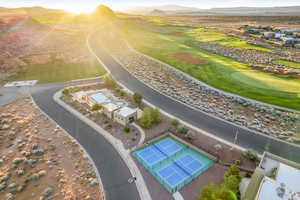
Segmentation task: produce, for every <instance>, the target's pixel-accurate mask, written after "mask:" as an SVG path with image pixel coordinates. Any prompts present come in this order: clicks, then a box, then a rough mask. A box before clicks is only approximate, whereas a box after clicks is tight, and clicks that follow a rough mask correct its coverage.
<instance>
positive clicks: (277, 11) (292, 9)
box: [125, 5, 300, 16]
mask: <svg viewBox="0 0 300 200" xmlns="http://www.w3.org/2000/svg"><path fill="white" fill-rule="evenodd" d="M155 10H159V11H163V12H165V15H195V16H197V15H200V16H201V15H220V16H300V6H288V7H234V8H212V9H200V8H192V7H185V6H178V5H163V6H153V7H135V8H131V9H128V10H127V12H129V13H134V14H142V15H148V14H149V13H150V14H151V13H152V12H153V11H155ZM125 12H126V11H125Z"/></svg>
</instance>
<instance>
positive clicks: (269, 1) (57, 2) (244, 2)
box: [0, 0, 300, 13]
mask: <svg viewBox="0 0 300 200" xmlns="http://www.w3.org/2000/svg"><path fill="white" fill-rule="evenodd" d="M99 4H105V5H108V6H110V7H112V8H113V9H115V10H122V9H126V8H128V7H133V6H153V5H165V4H177V5H182V6H189V7H198V8H216V7H217V8H224V7H240V6H243V7H244V6H248V7H273V6H295V5H299V6H300V0H163V1H162V0H0V7H31V6H42V7H47V8H59V9H64V10H67V11H70V12H74V13H80V12H85V13H89V12H92V11H93V10H94V9H95V7H96V6H97V5H99Z"/></svg>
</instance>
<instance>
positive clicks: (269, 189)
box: [257, 163, 300, 200]
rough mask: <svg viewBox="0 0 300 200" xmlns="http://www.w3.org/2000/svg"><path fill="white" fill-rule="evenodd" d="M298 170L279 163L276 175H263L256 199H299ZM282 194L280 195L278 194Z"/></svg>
mask: <svg viewBox="0 0 300 200" xmlns="http://www.w3.org/2000/svg"><path fill="white" fill-rule="evenodd" d="M299 180H300V170H298V169H295V168H293V167H290V166H288V165H286V164H283V163H280V164H279V167H278V169H277V173H276V177H274V179H273V178H269V177H267V176H266V177H265V178H264V180H263V181H262V184H261V188H260V191H259V194H258V198H257V199H258V200H267V199H272V200H300V185H299ZM280 194H282V196H280Z"/></svg>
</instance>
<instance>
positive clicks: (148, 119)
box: [140, 107, 152, 128]
mask: <svg viewBox="0 0 300 200" xmlns="http://www.w3.org/2000/svg"><path fill="white" fill-rule="evenodd" d="M140 125H141V126H142V127H143V128H151V126H152V116H151V108H149V107H146V108H144V110H143V114H142V117H141V119H140Z"/></svg>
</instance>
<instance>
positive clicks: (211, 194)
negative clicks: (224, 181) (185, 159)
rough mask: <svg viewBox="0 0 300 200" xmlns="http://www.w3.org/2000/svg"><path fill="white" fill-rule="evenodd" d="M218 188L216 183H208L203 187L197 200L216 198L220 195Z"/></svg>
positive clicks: (213, 199) (212, 199)
mask: <svg viewBox="0 0 300 200" xmlns="http://www.w3.org/2000/svg"><path fill="white" fill-rule="evenodd" d="M218 190H219V189H218V187H217V186H216V185H215V184H208V185H206V186H204V187H203V189H202V190H201V193H200V195H199V197H198V198H197V200H215V199H217V196H218Z"/></svg>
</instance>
